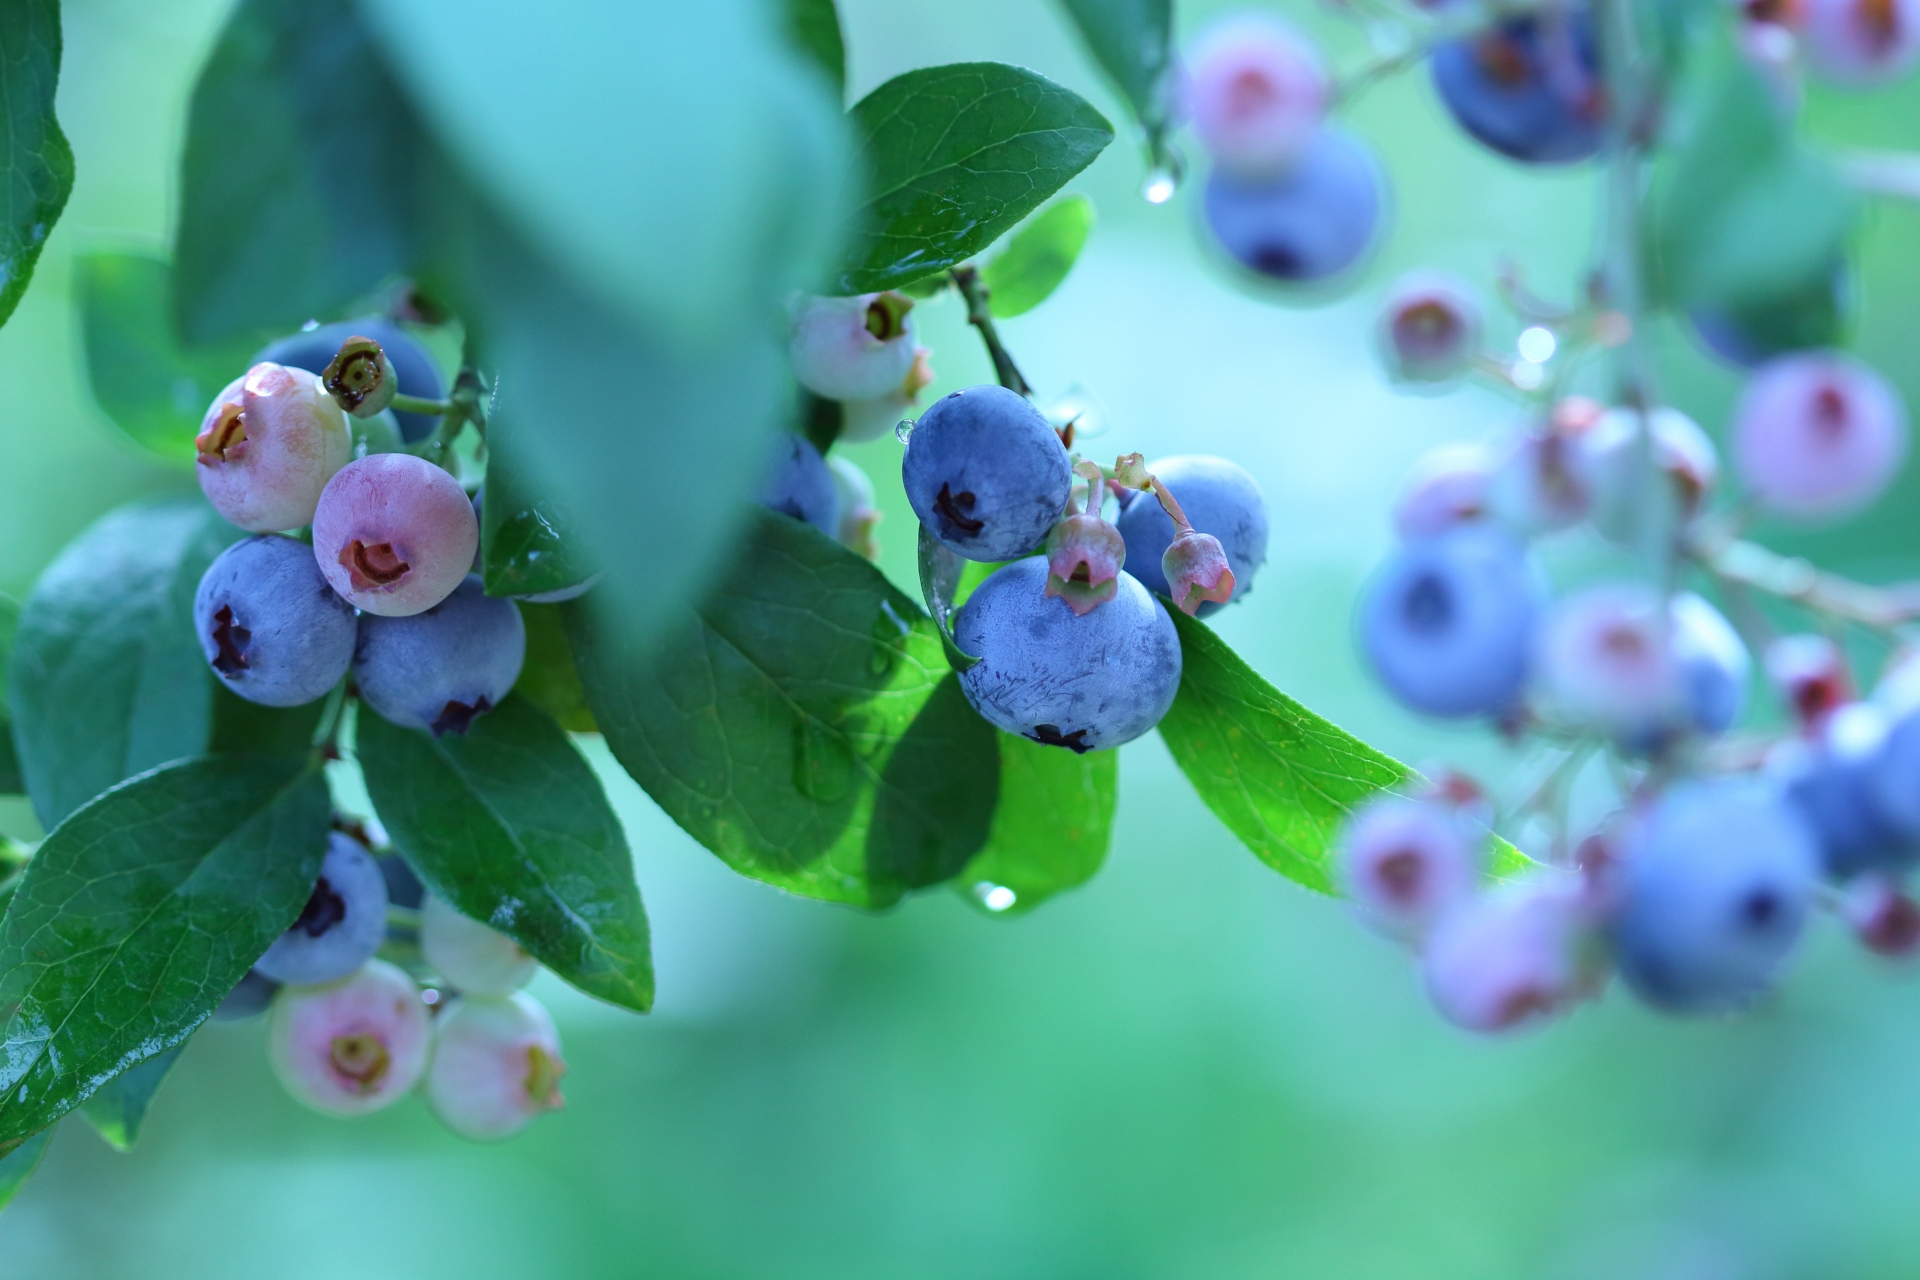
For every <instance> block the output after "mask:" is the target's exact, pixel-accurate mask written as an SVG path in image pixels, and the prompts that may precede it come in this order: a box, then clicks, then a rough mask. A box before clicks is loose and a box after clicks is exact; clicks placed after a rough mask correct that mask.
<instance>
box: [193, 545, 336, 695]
mask: <svg viewBox="0 0 1920 1280" xmlns="http://www.w3.org/2000/svg"><path fill="white" fill-rule="evenodd" d="M193 626H194V631H195V633H196V634H197V635H198V636H199V637H200V651H201V652H202V653H203V654H205V655H206V659H207V664H208V665H209V666H211V667H212V668H213V670H214V674H216V675H218V676H219V677H220V679H221V680H222V681H223V682H224V683H225V684H226V686H227V688H229V689H231V690H233V691H234V692H235V693H237V694H239V695H240V696H241V697H243V698H245V699H247V700H248V701H250V702H258V703H262V704H264V705H266V706H270V707H293V706H299V705H300V704H301V703H305V702H312V701H313V700H314V699H316V698H321V697H325V696H326V694H327V692H328V691H329V690H331V689H332V688H333V687H334V686H335V685H337V684H339V683H340V677H341V676H344V675H345V674H347V665H348V664H349V663H351V662H352V661H353V643H354V621H353V606H352V605H350V604H348V603H347V602H346V601H345V600H342V599H341V598H340V597H339V596H338V595H336V594H335V593H334V590H333V588H332V587H330V586H328V585H327V580H326V578H325V577H324V576H322V574H321V572H320V567H319V566H318V565H316V564H315V563H314V561H313V549H312V548H311V547H309V546H307V544H306V543H304V542H296V541H294V540H293V539H292V538H282V537H279V536H278V535H275V534H262V535H260V536H257V537H252V538H247V539H244V540H242V541H240V542H236V543H234V544H233V545H232V546H231V547H228V548H227V549H226V550H225V551H222V552H221V553H220V555H219V556H218V558H216V559H215V560H214V562H213V563H212V564H211V565H209V566H208V567H207V571H206V573H205V574H204V575H202V576H201V578H200V586H199V589H198V590H196V591H195V592H194V595H193Z"/></svg>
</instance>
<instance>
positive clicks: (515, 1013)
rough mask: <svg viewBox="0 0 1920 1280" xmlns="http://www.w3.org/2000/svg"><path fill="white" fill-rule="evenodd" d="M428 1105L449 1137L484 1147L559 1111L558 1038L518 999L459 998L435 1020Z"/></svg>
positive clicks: (536, 1008) (535, 1004) (539, 1009)
mask: <svg viewBox="0 0 1920 1280" xmlns="http://www.w3.org/2000/svg"><path fill="white" fill-rule="evenodd" d="M435 1039H436V1041H437V1043H436V1045H435V1047H434V1052H433V1065H432V1066H431V1067H430V1068H429V1069H428V1071H427V1101H428V1102H429V1103H431V1104H432V1106H433V1110H434V1114H435V1115H437V1116H439V1117H440V1119H441V1120H442V1121H443V1122H444V1123H445V1124H446V1126H447V1127H448V1128H449V1129H452V1130H453V1131H454V1132H455V1133H457V1134H459V1135H460V1136H462V1137H464V1138H472V1139H474V1140H476V1141H481V1142H485V1141H490V1140H493V1139H498V1138H506V1137H510V1136H511V1135H513V1134H515V1133H518V1132H519V1131H520V1130H521V1129H523V1128H525V1127H526V1125H527V1123H528V1122H529V1121H530V1120H532V1119H533V1118H534V1117H535V1116H537V1115H540V1114H541V1113H542V1112H546V1111H552V1110H554V1109H555V1108H557V1107H559V1106H560V1105H561V1102H562V1099H561V1097H560V1077H561V1076H563V1075H565V1074H566V1070H567V1064H566V1062H565V1060H564V1059H562V1058H561V1056H560V1033H559V1032H557V1031H556V1030H554V1026H553V1019H552V1017H550V1016H549V1015H548V1013H547V1011H546V1009H545V1007H544V1006H542V1005H541V1003H540V1002H539V1001H538V1000H535V999H534V998H533V997H532V996H530V995H527V994H526V993H525V992H518V991H517V992H514V993H513V994H512V995H504V996H474V995H463V996H462V997H461V998H460V999H458V1000H456V1001H454V1003H453V1006H452V1007H451V1008H449V1009H448V1010H447V1011H446V1013H445V1014H444V1015H443V1016H442V1017H441V1019H440V1026H439V1028H438V1033H437V1035H436V1037H435Z"/></svg>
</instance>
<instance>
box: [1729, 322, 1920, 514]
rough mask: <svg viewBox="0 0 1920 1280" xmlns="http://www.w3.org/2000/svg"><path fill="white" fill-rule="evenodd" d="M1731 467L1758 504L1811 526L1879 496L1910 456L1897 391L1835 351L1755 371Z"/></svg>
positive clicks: (1736, 422)
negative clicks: (1811, 522)
mask: <svg viewBox="0 0 1920 1280" xmlns="http://www.w3.org/2000/svg"><path fill="white" fill-rule="evenodd" d="M1732 436H1733V450H1734V463H1735V465H1736V466H1737V468H1738V469H1739V472H1740V478H1741V479H1742V480H1743V481H1745V482H1746V485H1747V487H1748V488H1749V489H1751V490H1752V491H1753V495H1754V497H1756V498H1758V499H1759V500H1760V501H1761V502H1762V503H1763V504H1765V505H1766V506H1768V507H1770V508H1772V509H1773V510H1775V511H1779V512H1782V513H1784V514H1786V515H1792V516H1800V517H1806V518H1813V517H1825V516H1837V515H1843V514H1846V513H1848V512H1851V511H1855V510H1858V509H1859V508H1861V507H1864V506H1866V505H1867V504H1868V503H1869V502H1872V501H1873V500H1874V499H1875V498H1877V497H1879V496H1880V494H1881V492H1882V491H1884V490H1885V489H1886V487H1887V485H1888V484H1890V483H1891V482H1892V480H1893V477H1894V475H1895V473H1896V472H1898V471H1899V469H1900V463H1901V461H1902V459H1904V458H1905V457H1906V452H1907V410H1906V406H1905V405H1904V404H1903V403H1901V400H1900V394H1899V392H1897V391H1895V390H1894V389H1893V387H1892V386H1891V385H1890V384H1889V383H1888V382H1887V380H1886V379H1885V378H1882V377H1881V376H1880V375H1879V374H1878V373H1876V372H1874V371H1873V370H1872V369H1871V368H1869V367H1868V366H1866V365H1864V364H1862V363H1861V362H1860V361H1858V360H1855V359H1853V358H1852V357H1851V356H1846V355H1842V354H1840V353H1839V352H1834V351H1817V352H1803V353H1799V354H1795V355H1788V356H1782V357H1780V358H1779V359H1777V360H1773V361H1770V362H1768V363H1767V364H1765V365H1763V366H1761V368H1760V369H1759V370H1757V371H1756V372H1755V373H1754V375H1753V377H1752V379H1751V380H1750V381H1749V382H1748V383H1747V387H1746V390H1745V392H1744V393H1742V395H1741V397H1740V402H1739V404H1738V405H1737V406H1736V407H1735V409H1734V412H1733V425H1732Z"/></svg>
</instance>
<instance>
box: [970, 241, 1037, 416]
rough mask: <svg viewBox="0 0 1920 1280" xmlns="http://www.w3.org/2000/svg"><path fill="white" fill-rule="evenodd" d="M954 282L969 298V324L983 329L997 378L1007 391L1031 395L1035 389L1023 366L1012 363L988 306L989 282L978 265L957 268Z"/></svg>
mask: <svg viewBox="0 0 1920 1280" xmlns="http://www.w3.org/2000/svg"><path fill="white" fill-rule="evenodd" d="M953 285H954V288H956V289H958V290H959V291H960V296H961V297H963V298H965V299H966V300H967V323H968V324H970V325H972V326H973V327H974V328H976V329H978V330H979V331H980V341H981V342H983V343H985V344H986V348H987V355H988V357H990V358H991V359H992V360H993V374H994V377H996V378H998V379H999V381H1000V385H1001V386H1003V387H1005V388H1006V389H1007V390H1009V391H1017V392H1019V393H1020V394H1021V395H1023V396H1032V395H1033V388H1032V387H1030V386H1028V385H1027V380H1026V379H1025V378H1024V377H1022V376H1021V374H1020V366H1019V365H1017V364H1015V363H1014V362H1013V356H1012V355H1010V354H1009V353H1008V351H1007V349H1006V347H1004V346H1002V345H1001V343H1000V331H999V330H998V329H996V328H994V325H993V309H992V307H991V306H989V305H988V296H989V295H988V292H987V282H986V281H984V280H982V279H981V278H980V271H979V268H977V267H974V266H970V265H962V266H958V267H955V268H954V269H953Z"/></svg>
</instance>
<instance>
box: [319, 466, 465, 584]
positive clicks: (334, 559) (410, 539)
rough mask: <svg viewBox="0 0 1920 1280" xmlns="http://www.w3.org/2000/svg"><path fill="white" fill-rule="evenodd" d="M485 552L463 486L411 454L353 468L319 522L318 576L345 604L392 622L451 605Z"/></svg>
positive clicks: (323, 502)
mask: <svg viewBox="0 0 1920 1280" xmlns="http://www.w3.org/2000/svg"><path fill="white" fill-rule="evenodd" d="M479 546H480V523H479V521H478V520H476V519H475V518H474V515H473V502H472V500H471V499H469V498H468V497H467V495H466V491H465V490H463V489H462V488H461V487H460V482H459V481H458V480H455V479H454V478H453V477H452V476H450V475H448V474H447V473H446V472H445V471H443V470H442V469H441V468H439V467H436V466H434V465H433V464H432V463H431V462H428V461H426V460H425V459H423V458H416V457H414V456H413V455H412V454H407V453H381V454H372V455H369V456H368V457H365V458H361V459H359V460H357V461H355V462H351V463H348V464H347V465H346V466H345V467H342V468H341V469H340V473H339V474H338V475H336V476H334V478H333V479H332V480H331V481H329V482H328V484H327V487H326V491H325V492H324V493H322V494H321V495H320V505H319V508H318V509H317V510H316V511H315V512H314V514H313V557H314V559H315V560H316V561H317V562H318V563H319V565H320V572H321V573H323V574H325V575H326V578H327V581H328V582H329V583H330V584H332V586H333V589H334V590H335V591H337V592H339V593H340V594H341V595H342V596H344V597H345V598H346V599H347V600H349V601H351V602H352V603H354V604H355V605H358V606H359V607H360V608H362V609H364V610H366V611H367V612H368V613H377V614H380V615H382V616H385V617H389V618H404V617H407V616H409V615H412V614H416V613H423V612H425V611H426V610H428V609H431V608H432V607H433V606H434V605H437V604H439V603H440V602H441V601H442V600H444V599H446V598H447V596H448V595H450V594H452V592H453V589H454V588H455V587H457V586H459V585H460V582H461V580H462V579H464V578H465V577H466V576H467V573H468V571H469V570H470V569H471V568H472V567H473V554H474V552H475V551H476V550H477V549H478V548H479Z"/></svg>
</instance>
